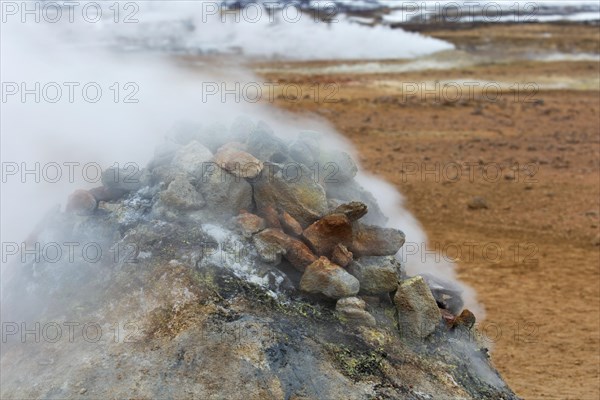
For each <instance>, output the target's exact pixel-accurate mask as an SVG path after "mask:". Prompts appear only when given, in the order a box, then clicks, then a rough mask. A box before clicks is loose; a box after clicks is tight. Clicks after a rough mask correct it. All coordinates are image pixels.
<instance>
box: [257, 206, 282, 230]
mask: <svg viewBox="0 0 600 400" xmlns="http://www.w3.org/2000/svg"><path fill="white" fill-rule="evenodd" d="M258 212H259V214H260V215H261V216H262V217H263V218H264V219H265V221H266V222H267V226H268V227H269V228H274V229H281V222H280V221H279V216H278V215H277V211H276V210H275V209H274V208H273V207H272V206H267V207H264V208H262V209H259V210H258Z"/></svg>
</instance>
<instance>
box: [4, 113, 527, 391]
mask: <svg viewBox="0 0 600 400" xmlns="http://www.w3.org/2000/svg"><path fill="white" fill-rule="evenodd" d="M272 139H275V140H272ZM319 140H320V139H319V135H318V134H314V133H309V132H305V133H302V134H301V135H299V137H298V138H297V139H296V142H289V141H286V140H283V139H278V138H276V137H275V136H274V134H273V132H272V131H271V130H270V129H269V128H268V127H267V126H266V125H265V124H262V123H259V124H256V125H255V124H254V123H253V122H252V121H250V120H248V119H243V118H242V119H239V120H237V121H236V123H234V125H233V126H232V127H231V129H227V127H224V126H222V125H210V126H208V127H205V128H202V127H199V126H197V125H195V124H192V125H190V126H186V127H184V128H183V129H182V130H181V131H180V132H177V133H176V134H175V135H174V137H173V138H171V139H169V143H170V145H169V147H168V148H167V149H166V151H165V152H164V153H162V152H158V153H157V155H156V158H155V159H154V160H152V161H151V162H150V163H149V164H148V167H147V169H145V170H144V171H141V179H140V182H141V183H142V187H140V188H139V189H137V190H133V189H132V188H131V187H129V188H127V189H119V191H120V192H119V195H118V196H113V195H110V196H104V194H102V193H101V192H100V193H97V194H94V193H90V192H86V191H82V192H81V194H80V198H78V199H77V201H76V202H75V201H74V200H73V199H72V198H71V199H69V203H70V204H71V206H70V211H76V209H79V210H80V211H83V212H61V211H60V207H56V208H55V209H54V210H53V211H51V212H50V213H49V214H48V215H47V216H46V218H44V220H43V223H41V224H40V225H39V227H38V228H37V229H36V231H35V234H34V235H33V236H32V239H31V240H38V241H42V242H43V241H46V240H47V241H49V242H51V243H80V244H82V243H86V244H88V245H90V244H93V246H94V247H96V246H98V248H97V249H99V250H101V251H99V252H97V253H96V254H94V253H95V252H94V251H89V250H94V249H90V248H89V246H88V251H81V250H82V249H81V247H75V249H74V250H75V251H74V252H69V251H68V249H65V250H64V251H63V253H62V258H61V259H60V260H58V261H57V260H46V259H45V258H44V257H41V259H38V260H36V259H35V257H33V256H32V255H31V254H29V255H28V256H27V257H26V258H25V260H24V261H22V259H21V257H18V256H15V257H14V259H12V260H10V262H8V263H7V264H6V265H5V266H3V268H5V270H4V271H3V276H2V283H3V287H2V317H3V334H4V333H6V334H7V335H4V336H5V337H3V343H2V346H1V354H0V362H1V367H2V374H1V375H0V380H1V381H0V397H1V398H2V399H5V398H6V399H24V398H48V399H65V398H69V399H71V398H73V399H75V398H94V399H96V398H97V399H104V398H136V399H150V398H152V399H154V398H157V399H187V398H202V399H244V400H259V399H260V400H263V399H269V400H270V399H311V400H312V399H315V400H317V399H319V400H320V399H351V400H367V399H407V400H422V399H468V400H472V399H473V400H474V399H477V400H480V399H484V400H492V399H493V400H497V399H504V400H516V399H517V398H516V396H515V395H514V393H512V392H511V390H510V389H509V388H508V387H507V386H506V384H505V383H504V382H503V381H502V379H501V377H500V376H499V375H498V374H497V372H496V371H495V370H494V369H493V367H492V366H491V364H490V361H489V358H488V354H487V352H486V349H485V344H484V342H483V341H481V340H480V337H479V336H478V334H477V332H476V329H475V328H474V327H473V324H474V316H472V314H470V313H468V312H467V311H463V313H462V314H461V315H460V316H459V317H455V316H454V315H453V314H452V313H450V312H449V311H448V310H441V311H440V310H439V309H438V308H437V307H438V306H437V305H436V302H435V300H434V299H433V297H432V295H431V292H430V290H429V288H428V287H427V285H426V284H425V282H424V281H423V279H422V278H420V277H416V278H413V279H411V280H407V281H403V282H402V284H401V285H400V287H399V289H398V291H397V293H396V296H395V298H394V302H392V299H390V296H389V295H372V296H363V295H361V298H360V299H359V298H357V297H354V296H356V294H357V293H358V292H359V290H360V289H361V288H362V287H363V286H364V287H366V288H368V287H369V285H370V284H371V282H370V279H367V278H365V277H364V276H363V277H362V282H359V280H358V279H356V278H355V277H353V276H352V275H351V274H350V273H348V272H347V270H345V269H344V268H342V267H341V266H339V265H336V263H335V262H330V261H329V260H328V259H326V258H320V259H317V257H316V256H315V254H313V253H312V251H311V250H310V249H309V248H308V246H307V245H306V244H305V243H303V242H302V241H301V240H298V239H297V238H294V237H292V236H291V235H288V234H286V233H284V231H283V230H281V229H274V228H273V227H271V229H263V228H264V227H265V225H269V223H268V222H266V221H263V220H262V219H261V217H262V216H263V214H262V213H261V212H264V210H265V209H266V207H271V209H270V210H271V211H272V213H271V214H272V215H273V219H274V220H275V221H277V224H279V218H280V217H281V216H284V215H285V214H284V212H288V213H289V215H290V216H291V217H292V218H294V219H296V220H297V222H298V223H299V224H300V225H301V227H302V228H307V227H308V226H309V225H311V224H312V223H314V222H316V221H317V220H318V219H320V218H322V217H323V216H325V215H329V214H331V212H332V211H334V210H335V209H336V207H338V206H340V205H342V203H348V202H362V203H364V204H366V205H367V207H368V210H369V211H368V213H367V215H363V216H361V214H363V213H364V207H362V206H352V207H349V208H348V207H346V208H345V209H344V211H342V210H338V211H341V213H340V214H343V215H344V216H345V217H346V218H348V219H349V220H351V221H354V222H353V224H352V225H353V226H352V229H353V231H357V232H359V233H361V232H362V233H361V234H360V235H358V236H357V235H353V237H352V238H353V244H354V245H355V246H356V247H357V248H359V250H362V251H363V253H372V252H375V253H393V252H395V249H396V247H398V246H399V245H401V243H400V242H401V241H402V240H403V235H402V234H401V233H400V232H398V231H393V230H385V229H382V228H376V227H368V226H366V225H362V223H363V222H366V223H370V224H374V223H377V222H375V221H377V220H378V221H384V220H385V217H384V216H383V215H379V213H380V210H379V209H378V208H377V206H376V201H375V199H374V198H373V196H372V195H370V194H369V193H367V192H366V191H364V189H362V188H360V186H358V184H357V183H356V182H355V180H354V179H350V180H349V181H347V182H345V183H344V184H339V185H338V186H339V187H338V188H335V187H333V186H334V185H332V184H326V186H327V194H328V196H325V192H324V189H323V187H322V186H321V184H319V183H318V180H316V182H315V180H314V179H313V176H312V175H310V174H307V175H306V180H302V179H300V180H298V179H295V180H294V179H290V177H289V176H288V177H287V179H283V177H282V176H281V177H280V178H279V179H275V180H273V181H272V182H270V183H262V184H263V185H264V186H262V187H261V182H260V180H259V179H258V178H259V177H260V176H262V175H264V174H265V170H266V169H268V167H270V166H273V164H272V163H285V162H288V161H290V157H292V158H293V160H295V162H315V161H319V160H322V158H323V157H322V155H321V147H322V144H321V143H320V142H319ZM233 142H235V143H233ZM290 143H296V144H290ZM204 146H206V147H204ZM223 146H225V148H229V149H236V150H240V151H248V152H249V153H250V154H252V155H253V156H254V157H257V158H258V159H260V160H261V162H264V163H265V169H264V170H263V172H262V173H261V175H260V176H258V177H256V178H254V179H251V178H248V179H246V178H242V177H239V176H235V175H232V174H230V173H229V172H227V171H225V170H222V169H220V168H218V167H217V166H216V164H214V163H213V162H209V164H204V163H203V162H204V161H210V160H211V159H212V152H216V151H218V149H219V148H221V147H223ZM208 149H210V150H208ZM303 156H306V157H303ZM263 157H265V158H263ZM300 159H302V160H303V161H300ZM269 163H271V164H269ZM203 168H204V170H203ZM302 171H303V172H307V171H308V170H307V171H304V170H302ZM209 172H210V175H207V174H209ZM275 172H277V171H275ZM224 178H226V179H225V181H223V180H222V179H224ZM181 179H183V180H181ZM248 181H250V182H248ZM123 183H125V182H123ZM324 184H325V183H324ZM171 185H173V186H171ZM178 185H179V186H180V188H179V189H178V190H175V189H177V186H178ZM251 185H253V186H254V189H257V187H258V189H259V190H258V192H261V191H262V192H263V193H262V194H261V193H259V194H258V198H257V196H256V193H253V191H252V189H253V188H252V187H251ZM103 187H104V188H108V186H106V185H105V186H103ZM192 188H193V190H195V191H196V192H197V193H199V194H200V195H202V197H203V198H204V200H205V202H206V204H205V205H204V207H202V208H201V209H199V210H195V209H193V208H195V206H193V207H191V208H192V209H189V208H190V207H188V206H189V205H190V204H192V205H193V204H195V203H196V202H195V201H189V200H190V199H192V198H194V197H195V196H194V191H192ZM130 189H131V190H130ZM111 190H112V189H111ZM170 191H171V192H175V193H179V194H181V195H183V194H185V196H183V199H187V200H185V201H183V202H182V201H181V199H178V200H177V201H174V202H170V201H167V202H166V203H165V201H164V200H165V198H167V199H168V198H169V196H171V195H172V194H173V193H169V192H170ZM94 196H99V197H102V200H101V199H100V198H99V197H96V198H95V197H94ZM261 196H262V198H261ZM326 197H327V198H326ZM97 200H98V201H99V202H100V204H99V207H98V209H96V208H95V207H96V206H95V203H96V201H97ZM196 200H198V199H196ZM74 203H77V206H76V207H74ZM79 203H82V204H83V205H79ZM182 204H183V207H182V206H181V205H182ZM157 209H159V210H161V212H156V211H157ZM90 211H91V212H90ZM258 215H260V216H258ZM299 215H300V216H302V218H301V219H299ZM233 216H235V217H234V219H233V221H232V217H233ZM172 217H173V218H172ZM361 217H362V218H361ZM359 218H360V222H356V220H357V219H359ZM282 219H283V220H284V221H285V220H286V219H287V218H282ZM288 222H289V221H288ZM381 223H383V222H381ZM283 225H284V228H285V229H286V232H288V233H292V234H293V231H294V229H291V225H290V224H289V223H284V224H283ZM296 228H297V227H296ZM365 231H366V233H365ZM381 236H389V237H391V238H392V239H393V240H391V243H390V241H389V240H388V239H389V238H384V239H385V240H383V239H382V237H381ZM357 237H358V239H359V240H358V241H357V240H356V239H357ZM401 239H402V240H401ZM336 240H337V241H339V238H336ZM43 244H44V243H42V245H43ZM368 246H375V247H376V246H381V247H380V248H371V249H369V248H368ZM28 248H30V246H28ZM382 249H384V250H385V251H383V250H382ZM350 250H351V251H354V250H353V249H352V248H350V249H345V250H344V248H343V247H342V245H341V244H340V243H336V245H335V247H334V249H333V253H334V260H336V261H339V264H343V263H345V261H344V262H342V258H344V259H345V260H346V261H348V259H349V254H350ZM71 256H72V257H71ZM93 257H95V258H93ZM284 258H285V260H283V259H284ZM278 261H281V264H280V265H278V266H275V265H274V264H273V262H275V263H276V262H278ZM358 262H364V254H363V257H362V261H361V259H360V258H359V259H358ZM302 272H303V273H302ZM401 278H402V279H404V277H401ZM378 279H379V278H378V277H377V276H375V277H374V278H373V280H375V281H377V280H378ZM444 286H447V285H444ZM300 289H304V290H300ZM386 290H387V289H386ZM307 291H308V292H311V293H316V294H318V295H312V294H311V293H307ZM327 297H329V298H327ZM23 299H26V301H23ZM331 299H337V300H338V301H337V304H336V303H335V302H334V301H333V300H331ZM365 302H366V304H365ZM441 305H442V304H440V306H441ZM436 312H437V314H436ZM441 312H443V313H444V320H445V321H446V324H443V323H441V317H440V313H441ZM436 320H437V325H436V326H434V325H435V323H436ZM10 321H19V322H18V323H17V322H15V324H14V325H13V324H11V322H10ZM47 321H55V322H56V324H57V325H58V326H59V327H60V328H61V329H62V336H61V337H60V338H59V340H57V341H53V340H40V341H36V340H33V339H34V335H32V334H28V335H27V336H26V340H22V335H21V334H22V332H21V331H20V330H21V329H22V327H23V326H25V327H26V328H27V330H28V331H31V329H32V327H35V326H36V325H35V324H36V322H41V324H40V328H39V331H38V337H40V336H41V335H46V336H42V337H43V338H44V339H47V338H48V337H52V336H51V335H52V334H53V333H54V332H56V325H52V323H50V324H47V323H46V322H47ZM21 322H22V323H24V324H25V325H22V324H21ZM5 323H8V324H9V325H6V326H5ZM73 323H74V325H73ZM44 324H46V325H44ZM66 324H69V325H66ZM399 326H400V328H401V329H400V331H399V330H398V327H399ZM422 326H425V327H426V332H427V333H430V334H428V335H426V336H425V335H424V333H425V332H424V330H423V329H421V328H422ZM5 328H6V329H5ZM12 328H14V330H11V329H12ZM73 328H74V330H73ZM99 330H101V333H102V335H101V336H97V335H96V333H97V332H99ZM9 332H14V333H9ZM71 332H73V335H71Z"/></svg>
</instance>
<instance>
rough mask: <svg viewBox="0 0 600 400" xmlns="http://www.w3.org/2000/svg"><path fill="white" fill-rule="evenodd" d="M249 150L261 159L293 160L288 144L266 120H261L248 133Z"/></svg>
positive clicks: (273, 160) (282, 161) (277, 161)
mask: <svg viewBox="0 0 600 400" xmlns="http://www.w3.org/2000/svg"><path fill="white" fill-rule="evenodd" d="M246 144H247V145H248V152H249V153H250V154H252V155H253V156H254V157H256V158H258V159H259V160H261V161H271V162H274V163H286V162H290V161H292V159H291V158H290V156H289V153H288V146H287V144H286V143H285V142H284V141H283V140H281V139H279V138H278V137H277V136H275V133H274V132H273V130H272V129H271V128H270V127H269V126H268V125H267V124H265V123H264V122H262V121H261V122H259V123H258V124H257V126H256V128H255V129H254V130H253V131H252V132H251V133H250V134H249V135H248V139H247V142H246Z"/></svg>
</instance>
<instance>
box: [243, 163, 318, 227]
mask: <svg viewBox="0 0 600 400" xmlns="http://www.w3.org/2000/svg"><path fill="white" fill-rule="evenodd" d="M252 186H253V187H254V200H255V201H256V206H257V207H258V208H259V209H263V208H265V207H268V206H271V207H274V208H277V209H280V210H281V211H285V212H287V213H289V214H290V215H291V216H292V217H294V219H296V221H298V222H299V223H300V225H302V226H303V227H306V226H308V225H310V224H312V223H313V222H315V221H316V220H317V219H319V218H320V217H322V216H323V215H325V214H326V213H327V210H328V208H327V198H326V196H325V190H324V189H323V187H322V186H321V185H320V184H319V183H318V182H315V181H314V180H313V178H312V172H311V171H310V170H309V169H308V168H307V167H305V166H303V165H301V164H297V165H296V166H294V168H285V167H282V166H280V165H270V166H268V167H267V166H265V169H263V171H262V173H261V175H259V176H258V177H257V178H256V179H255V180H254V181H253V183H252Z"/></svg>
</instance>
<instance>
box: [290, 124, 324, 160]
mask: <svg viewBox="0 0 600 400" xmlns="http://www.w3.org/2000/svg"><path fill="white" fill-rule="evenodd" d="M317 136H318V133H316V132H303V133H301V134H300V135H298V138H297V139H296V140H294V141H293V142H292V143H291V144H290V146H289V153H290V156H291V157H292V159H293V160H294V161H297V162H299V163H302V164H304V165H306V166H307V167H311V166H313V165H314V164H315V163H316V162H317V161H318V160H319V157H320V154H321V150H320V149H319V139H318V137H317Z"/></svg>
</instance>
